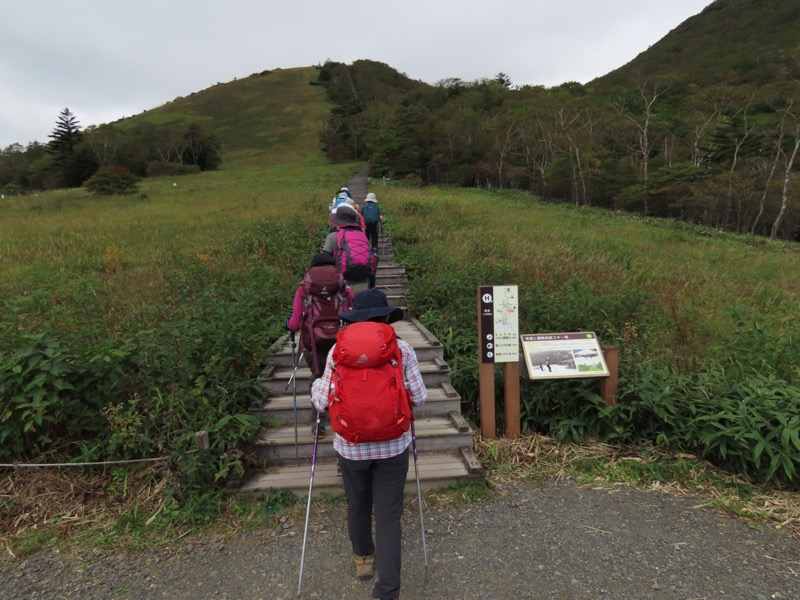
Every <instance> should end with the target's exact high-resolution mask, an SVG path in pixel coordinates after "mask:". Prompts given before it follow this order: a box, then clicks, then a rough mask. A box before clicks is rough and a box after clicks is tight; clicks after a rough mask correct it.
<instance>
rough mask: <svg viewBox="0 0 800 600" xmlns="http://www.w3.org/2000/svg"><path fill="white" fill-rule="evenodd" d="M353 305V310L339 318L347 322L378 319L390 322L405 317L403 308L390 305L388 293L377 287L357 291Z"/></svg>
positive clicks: (381, 321) (380, 321)
mask: <svg viewBox="0 0 800 600" xmlns="http://www.w3.org/2000/svg"><path fill="white" fill-rule="evenodd" d="M353 307H354V308H353V310H348V311H347V312H343V313H341V314H340V315H339V318H340V319H341V320H342V321H344V322H346V323H363V322H364V321H378V322H379V323H389V324H392V323H396V322H397V321H402V319H403V309H402V308H400V307H398V306H389V301H388V300H387V299H386V294H384V293H383V292H382V291H380V290H376V289H372V290H364V291H363V292H359V293H357V294H356V296H355V298H354V299H353Z"/></svg>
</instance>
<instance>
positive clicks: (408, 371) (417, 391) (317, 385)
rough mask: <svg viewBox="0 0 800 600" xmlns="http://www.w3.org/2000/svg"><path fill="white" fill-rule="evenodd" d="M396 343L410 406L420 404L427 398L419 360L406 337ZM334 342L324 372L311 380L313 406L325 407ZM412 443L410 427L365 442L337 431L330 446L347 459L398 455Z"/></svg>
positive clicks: (372, 458)
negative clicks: (382, 439)
mask: <svg viewBox="0 0 800 600" xmlns="http://www.w3.org/2000/svg"><path fill="white" fill-rule="evenodd" d="M397 345H398V346H399V348H400V352H401V353H402V354H403V383H404V384H405V386H406V391H407V392H408V400H409V402H411V405H412V406H422V405H423V404H425V400H427V399H428V390H427V389H425V383H424V382H423V381H422V373H420V370H419V361H418V360H417V355H416V353H415V352H414V348H412V347H411V344H409V343H408V342H406V341H405V340H401V339H398V340H397ZM335 349H336V346H334V347H333V349H331V351H330V352H329V353H328V360H327V362H326V363H325V372H324V373H323V374H322V377H320V378H319V379H317V380H316V381H314V383H313V385H312V386H311V403H312V404H313V405H314V407H315V408H316V409H317V410H319V411H323V410H326V409H327V408H328V390H329V389H330V387H331V378H332V375H333V356H334V351H335ZM410 443H411V430H410V429H409V430H408V431H406V432H405V433H403V434H402V435H401V436H400V437H399V438H396V439H394V440H388V441H385V442H364V443H360V444H354V443H352V442H348V441H347V440H346V439H344V438H343V437H342V436H340V435H339V434H338V433H335V432H334V434H333V448H334V450H336V452H337V453H339V454H340V455H341V456H343V457H344V458H347V459H350V460H375V459H381V458H391V457H392V456H397V455H398V454H401V453H402V452H403V451H405V449H406V448H408V445H409V444H410Z"/></svg>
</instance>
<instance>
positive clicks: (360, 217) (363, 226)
mask: <svg viewBox="0 0 800 600" xmlns="http://www.w3.org/2000/svg"><path fill="white" fill-rule="evenodd" d="M347 204H348V205H349V206H352V207H353V210H354V211H356V214H357V215H358V220H359V221H360V222H361V231H364V232H366V230H367V224H366V223H365V222H364V215H362V214H361V209H360V208H358V204H356V201H355V200H353V199H350V200H348V201H347ZM367 239H369V238H367Z"/></svg>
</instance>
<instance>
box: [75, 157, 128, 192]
mask: <svg viewBox="0 0 800 600" xmlns="http://www.w3.org/2000/svg"><path fill="white" fill-rule="evenodd" d="M83 185H84V186H85V187H86V189H88V190H89V191H90V192H92V193H93V194H98V195H101V196H111V195H123V196H124V195H128V194H135V193H136V192H138V191H139V178H138V177H137V176H136V175H134V174H133V173H131V172H130V171H129V170H128V169H126V168H125V167H120V166H116V165H112V166H109V167H100V168H99V169H97V171H95V174H94V175H92V176H91V177H90V178H89V179H87V180H86V182H85V183H84V184H83Z"/></svg>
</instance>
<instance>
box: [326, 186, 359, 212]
mask: <svg viewBox="0 0 800 600" xmlns="http://www.w3.org/2000/svg"><path fill="white" fill-rule="evenodd" d="M352 199H353V194H351V193H350V190H348V189H347V188H346V187H343V188H340V189H339V191H338V192H336V194H334V196H333V200H331V204H330V206H329V207H328V208H330V210H331V211H333V209H334V208H336V207H337V206H339V204H341V203H342V202H346V201H347V200H352Z"/></svg>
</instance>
